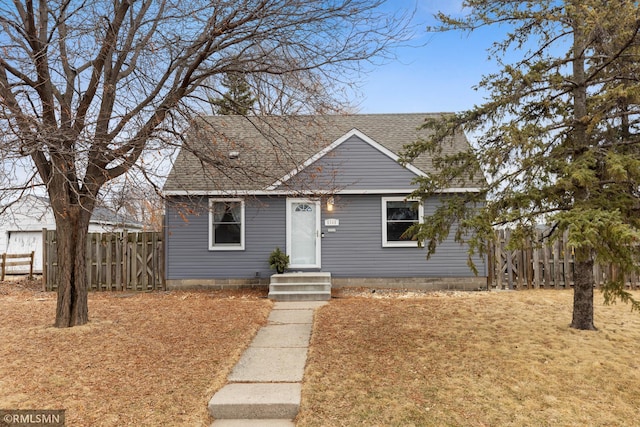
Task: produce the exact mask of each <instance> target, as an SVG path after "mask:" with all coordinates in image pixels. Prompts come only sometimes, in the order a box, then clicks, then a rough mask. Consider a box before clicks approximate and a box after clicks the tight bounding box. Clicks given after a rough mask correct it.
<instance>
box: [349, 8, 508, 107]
mask: <svg viewBox="0 0 640 427" xmlns="http://www.w3.org/2000/svg"><path fill="white" fill-rule="evenodd" d="M461 3H462V1H461V0H392V1H391V2H390V6H392V7H395V8H397V9H399V10H402V9H406V10H412V9H413V7H414V6H416V5H417V10H416V15H415V18H414V23H415V24H416V25H417V26H418V27H417V29H416V32H415V39H414V41H413V43H414V44H415V45H418V47H405V48H400V49H398V50H397V51H396V52H395V54H396V55H397V59H396V60H394V61H391V62H388V63H386V64H384V65H381V66H376V67H375V68H373V69H372V71H371V72H369V73H368V74H367V75H365V76H364V78H363V80H364V83H363V85H362V86H361V88H360V91H361V92H362V96H363V98H362V99H361V100H360V102H359V103H358V104H357V108H358V112H359V113H362V114H365V113H428V112H450V111H462V110H466V109H469V108H471V107H473V106H474V104H480V103H482V102H483V94H482V93H481V92H478V91H475V90H474V89H473V86H475V85H476V84H477V83H478V82H479V81H480V79H481V77H482V75H483V74H487V73H489V72H491V71H493V70H495V69H496V68H495V67H496V65H495V63H491V62H488V61H487V51H486V49H487V48H488V47H489V46H490V45H491V43H492V41H493V39H494V38H495V37H496V36H495V35H494V31H487V30H485V31H479V32H474V33H472V34H466V33H463V32H447V33H427V32H426V29H425V28H426V26H427V25H428V24H434V23H435V22H436V21H435V20H434V18H433V14H434V13H436V12H437V11H438V10H441V11H443V12H445V13H448V14H458V13H460V12H461V11H462V9H461ZM400 5H402V6H400ZM498 37H499V36H498Z"/></svg>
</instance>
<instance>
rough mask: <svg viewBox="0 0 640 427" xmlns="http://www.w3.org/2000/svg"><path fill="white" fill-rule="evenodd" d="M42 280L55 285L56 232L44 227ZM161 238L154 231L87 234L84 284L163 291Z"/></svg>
mask: <svg viewBox="0 0 640 427" xmlns="http://www.w3.org/2000/svg"><path fill="white" fill-rule="evenodd" d="M43 241H44V248H43V254H44V255H43V263H44V264H43V283H44V287H45V290H55V289H56V288H57V284H56V283H55V281H56V276H57V269H58V264H57V259H56V244H57V241H56V237H55V231H52V230H43ZM163 248H164V239H163V236H162V233H156V232H136V233H130V232H126V231H125V232H114V233H89V235H88V236H87V245H86V255H87V285H88V288H89V290H95V291H123V290H131V291H146V290H158V289H161V290H164V289H166V284H165V283H166V282H165V280H164V269H163V268H164V250H163Z"/></svg>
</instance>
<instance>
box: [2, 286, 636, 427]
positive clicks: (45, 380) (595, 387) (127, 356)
mask: <svg viewBox="0 0 640 427" xmlns="http://www.w3.org/2000/svg"><path fill="white" fill-rule="evenodd" d="M337 294H338V295H337V296H338V298H335V299H333V300H332V301H331V303H330V304H329V305H326V306H324V307H322V308H321V309H319V310H318V312H317V315H316V320H315V322H316V323H315V325H314V332H313V337H312V344H311V347H310V352H309V359H308V362H307V369H306V374H305V382H304V384H303V396H302V407H301V411H300V414H299V416H298V419H297V422H298V425H299V426H322V427H325V426H358V425H360V426H411V425H414V426H446V425H451V426H625V425H627V426H632V425H638V421H637V417H638V414H639V413H640V314H639V313H631V312H630V311H629V307H628V306H625V305H622V304H618V305H614V306H603V305H602V304H601V296H600V295H599V294H597V297H596V300H597V307H596V325H597V326H598V327H599V330H598V331H597V332H582V331H576V330H572V329H570V328H569V327H568V324H569V322H570V318H571V298H572V294H571V292H568V291H521V292H492V293H486V292H485V293H482V292H477V293H462V292H452V293H432V294H420V293H402V292H394V291H378V292H377V293H375V294H371V293H370V292H369V291H353V290H344V291H340V292H338V293H337ZM636 296H637V297H640V295H636ZM271 305H272V304H271V302H269V301H268V300H266V299H264V294H263V293H262V292H255V291H254V292H250V291H244V292H238V291H236V292H234V291H227V292H166V293H145V294H121V293H92V294H90V300H89V309H90V315H91V322H90V323H89V324H88V325H86V326H82V327H77V328H71V329H56V328H53V327H51V326H50V325H51V324H52V322H53V316H54V310H55V294H53V293H44V292H40V291H38V290H37V289H36V287H35V285H33V284H32V285H31V286H26V285H25V284H20V283H19V284H7V283H0V319H1V321H0V342H1V344H0V408H2V409H61V408H63V409H66V416H67V425H68V426H126V425H130V426H161V425H162V426H165V425H166V426H169V425H170V426H198V425H208V424H209V423H210V422H211V418H210V417H209V416H208V414H207V411H206V404H207V402H208V400H209V399H210V398H211V396H212V395H213V394H214V393H215V391H217V390H218V389H219V388H220V387H222V385H223V384H224V381H225V379H226V377H227V375H228V373H229V371H230V370H231V368H232V367H233V365H234V364H235V363H236V361H237V360H238V358H239V356H240V354H241V353H242V351H243V350H244V349H245V348H246V346H247V345H248V343H249V342H250V340H251V338H252V337H253V336H254V334H255V333H256V331H257V329H258V328H259V327H260V326H261V325H263V324H265V322H266V318H267V315H268V313H269V310H270V307H271Z"/></svg>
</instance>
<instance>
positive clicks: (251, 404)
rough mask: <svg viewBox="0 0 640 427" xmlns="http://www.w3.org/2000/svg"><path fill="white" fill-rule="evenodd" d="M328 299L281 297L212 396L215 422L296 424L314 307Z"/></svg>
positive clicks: (229, 426)
mask: <svg viewBox="0 0 640 427" xmlns="http://www.w3.org/2000/svg"><path fill="white" fill-rule="evenodd" d="M324 304H326V302H325V301H296V302H276V303H275V304H274V306H273V310H272V311H271V313H270V314H269V318H268V319H267V325H265V326H263V327H262V328H261V329H260V330H259V331H258V333H257V334H256V336H255V338H254V339H253V341H252V342H251V344H250V345H249V347H248V348H247V350H245V352H244V353H243V354H242V356H241V357H240V360H239V361H238V363H237V364H236V366H235V367H234V368H233V370H232V372H231V374H229V377H228V378H227V385H225V386H224V387H223V388H222V389H220V390H219V391H218V392H217V393H216V394H215V395H214V396H213V397H212V398H211V400H210V401H209V413H210V414H211V415H212V416H213V417H214V419H215V421H214V422H213V425H212V427H246V426H265V427H268V426H272V427H285V426H293V425H294V423H293V419H294V418H295V416H296V415H297V413H298V410H299V408H300V392H301V389H302V385H301V383H302V377H303V375H304V367H305V364H306V361H307V351H308V348H309V341H310V339H311V328H312V326H313V313H314V310H315V309H316V308H318V307H320V306H322V305H324Z"/></svg>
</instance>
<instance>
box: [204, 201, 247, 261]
mask: <svg viewBox="0 0 640 427" xmlns="http://www.w3.org/2000/svg"><path fill="white" fill-rule="evenodd" d="M209 249H210V250H213V251H233V250H243V249H244V200H241V199H209Z"/></svg>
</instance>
